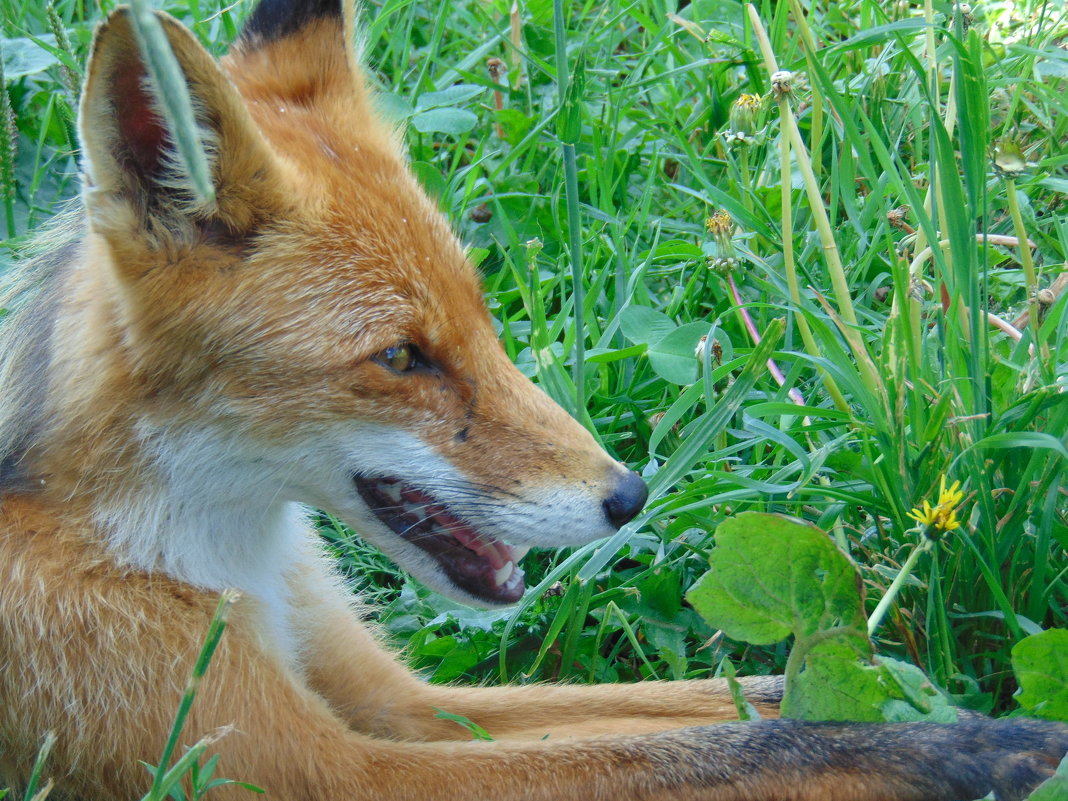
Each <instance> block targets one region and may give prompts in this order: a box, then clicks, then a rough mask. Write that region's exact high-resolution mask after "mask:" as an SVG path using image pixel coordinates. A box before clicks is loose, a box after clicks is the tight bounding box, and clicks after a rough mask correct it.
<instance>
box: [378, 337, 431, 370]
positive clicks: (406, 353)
mask: <svg viewBox="0 0 1068 801" xmlns="http://www.w3.org/2000/svg"><path fill="white" fill-rule="evenodd" d="M374 360H375V361H376V362H378V363H379V364H381V365H383V366H385V367H388V368H389V369H390V370H392V371H393V372H395V373H407V372H408V371H409V370H412V369H414V368H415V367H417V366H419V365H421V364H423V359H422V358H421V355H420V353H419V350H418V348H416V347H415V345H410V344H408V343H403V344H401V345H394V346H393V347H391V348H386V349H385V350H383V351H380V352H379V353H377V354H376V355H375V357H374Z"/></svg>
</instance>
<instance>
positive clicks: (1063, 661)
mask: <svg viewBox="0 0 1068 801" xmlns="http://www.w3.org/2000/svg"><path fill="white" fill-rule="evenodd" d="M1012 668H1013V670H1014V671H1015V672H1016V681H1017V682H1018V683H1019V685H1020V690H1019V692H1018V693H1017V694H1016V700H1017V701H1018V702H1019V704H1020V706H1021V707H1023V709H1024V711H1025V712H1027V714H1029V715H1035V716H1036V717H1040V718H1048V719H1050V720H1066V721H1068V629H1048V630H1047V631H1044V632H1042V633H1041V634H1032V635H1031V636H1030V637H1025V638H1024V639H1022V640H1020V641H1019V642H1018V643H1016V645H1014V646H1013V649H1012Z"/></svg>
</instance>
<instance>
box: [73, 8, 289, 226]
mask: <svg viewBox="0 0 1068 801" xmlns="http://www.w3.org/2000/svg"><path fill="white" fill-rule="evenodd" d="M158 16H159V19H160V22H161V23H162V26H163V29H164V32H165V34H166V36H167V39H168V40H169V42H170V45H171V49H172V50H173V52H174V55H175V57H176V59H177V61H178V64H179V66H180V68H181V70H182V73H183V75H184V77H185V80H186V84H187V86H188V88H189V94H190V99H191V100H192V105H193V111H194V115H195V117H196V121H197V124H198V127H199V129H200V135H201V141H202V142H203V143H204V146H205V150H206V155H207V157H208V162H209V166H210V169H211V174H212V179H213V181H214V184H215V190H216V196H215V200H214V202H213V203H211V204H210V205H208V204H204V203H201V202H198V201H197V199H196V194H195V193H194V192H193V191H192V184H191V179H190V177H189V174H188V171H187V170H186V168H185V166H184V164H183V163H182V160H181V158H180V157H179V155H178V153H177V151H176V150H175V148H174V143H173V140H172V137H171V134H170V132H169V131H168V128H167V124H166V123H165V122H164V118H163V115H162V114H161V112H160V111H159V109H158V105H157V99H156V98H157V91H158V90H157V88H156V87H155V86H154V85H153V83H152V80H151V78H150V77H149V73H148V70H147V69H146V67H145V64H144V61H143V57H142V54H141V50H140V46H139V44H138V41H137V39H136V37H135V34H134V30H133V26H132V22H131V19H130V12H129V11H128V10H126V9H119V10H117V11H115V12H114V13H112V15H111V16H110V17H109V18H108V20H107V22H106V23H105V24H104V25H102V26H101V27H100V28H99V29H98V30H97V33H96V38H95V39H94V42H93V53H92V56H91V58H90V61H89V69H88V78H87V79H86V85H85V91H84V92H83V95H82V104H81V113H80V115H79V129H80V134H81V139H82V146H83V150H84V162H85V163H84V167H85V172H86V176H85V177H86V181H85V183H86V194H85V202H86V208H87V210H88V212H89V217H90V220H91V221H92V223H93V225H94V226H95V227H96V228H97V229H98V230H100V231H102V232H105V233H106V232H108V231H109V230H111V231H115V232H116V233H118V234H120V235H126V234H128V233H131V232H132V231H131V229H134V230H138V229H139V230H140V231H143V232H147V233H149V234H150V235H163V234H165V233H169V234H170V235H171V237H174V236H178V237H183V236H187V235H188V234H190V233H191V232H194V231H195V230H196V229H197V228H203V227H205V226H210V227H211V228H212V230H219V229H220V228H221V229H222V230H224V231H226V232H228V233H229V234H231V235H240V234H242V233H246V232H248V231H250V230H252V229H253V228H254V227H255V226H256V224H257V223H258V222H259V221H260V220H261V219H262V218H264V217H266V216H269V215H270V214H271V212H272V208H273V207H277V206H279V205H280V204H281V199H280V198H277V197H276V195H277V194H278V190H277V189H276V188H275V187H277V186H278V182H277V181H273V180H272V177H273V175H272V173H273V169H274V167H275V160H274V157H273V154H272V153H271V152H270V149H269V148H268V146H267V144H266V143H265V142H264V140H263V138H262V136H261V135H260V134H259V131H258V130H257V128H256V126H255V124H254V123H253V121H252V119H251V118H250V116H249V114H248V111H247V110H246V108H245V105H244V102H243V101H242V100H241V97H240V96H239V95H238V93H237V90H236V89H235V88H234V87H233V86H232V85H231V84H230V82H229V81H228V80H227V78H226V76H225V74H224V73H223V72H222V70H221V69H220V67H219V65H218V64H217V63H216V62H215V60H214V59H213V58H212V57H211V56H210V55H209V54H208V52H207V51H206V50H204V48H202V47H201V46H200V44H199V43H198V42H197V41H196V39H195V38H193V36H192V34H190V33H189V32H188V31H187V30H186V29H185V28H184V27H182V25H181V24H179V23H178V22H177V21H175V20H174V19H173V18H171V17H169V16H167V15H165V14H159V15H158Z"/></svg>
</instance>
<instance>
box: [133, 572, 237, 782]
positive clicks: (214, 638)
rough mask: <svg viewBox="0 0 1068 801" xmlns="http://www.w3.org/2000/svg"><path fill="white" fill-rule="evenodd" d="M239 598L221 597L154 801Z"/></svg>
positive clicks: (167, 749) (161, 769) (161, 767)
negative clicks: (232, 609) (202, 681)
mask: <svg viewBox="0 0 1068 801" xmlns="http://www.w3.org/2000/svg"><path fill="white" fill-rule="evenodd" d="M238 597H239V593H237V592H236V591H234V590H224V591H223V593H222V595H221V596H220V597H219V603H218V605H217V606H216V607H215V614H214V616H212V619H211V624H210V625H209V626H208V633H207V635H205V637H204V645H203V646H202V647H201V649H200V654H199V655H198V656H197V661H196V664H195V665H194V666H193V673H192V675H190V677H189V682H188V683H187V684H186V686H185V692H184V693H183V694H182V702H181V704H180V705H179V707H178V714H177V715H175V718H174V725H173V726H172V727H171V733H170V736H169V737H168V738H167V744H166V745H164V746H163V755H162V756H161V757H160V760H159V767H158V769H157V770H156V771H155V776H154V778H153V779H152V789H151V790H150V791H149V796H150V797H151V798H162V794H161V788H162V785H163V780H164V777H165V776H166V774H167V765H168V763H170V761H171V757H172V756H173V755H174V749H175V748H177V747H178V738H179V737H181V735H182V728H183V727H184V726H185V719H186V717H187V716H188V715H189V710H190V708H192V706H193V699H194V697H196V694H197V688H199V687H200V680H201V679H202V678H204V674H205V673H206V672H207V669H208V663H209V662H211V657H212V655H213V654H214V653H215V648H216V647H217V646H218V645H219V640H220V639H222V635H223V631H224V630H225V629H226V620H227V618H228V617H229V615H230V609H231V607H233V605H234V603H235V602H236V601H237V599H238Z"/></svg>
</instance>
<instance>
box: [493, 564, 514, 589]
mask: <svg viewBox="0 0 1068 801" xmlns="http://www.w3.org/2000/svg"><path fill="white" fill-rule="evenodd" d="M514 572H515V565H514V564H513V563H512V562H505V563H504V564H503V565H501V566H500V568H498V569H497V572H495V573H494V574H493V580H494V581H495V582H496V583H497V586H498V587H500V586H503V585H504V582H506V581H508V579H510V578H511V577H512V573H514Z"/></svg>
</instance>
